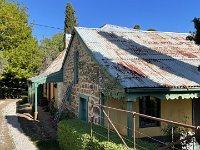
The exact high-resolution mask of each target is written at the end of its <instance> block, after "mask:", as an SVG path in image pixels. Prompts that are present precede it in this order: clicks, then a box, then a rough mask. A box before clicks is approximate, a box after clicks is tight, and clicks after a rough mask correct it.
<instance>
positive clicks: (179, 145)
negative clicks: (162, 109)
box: [91, 104, 198, 150]
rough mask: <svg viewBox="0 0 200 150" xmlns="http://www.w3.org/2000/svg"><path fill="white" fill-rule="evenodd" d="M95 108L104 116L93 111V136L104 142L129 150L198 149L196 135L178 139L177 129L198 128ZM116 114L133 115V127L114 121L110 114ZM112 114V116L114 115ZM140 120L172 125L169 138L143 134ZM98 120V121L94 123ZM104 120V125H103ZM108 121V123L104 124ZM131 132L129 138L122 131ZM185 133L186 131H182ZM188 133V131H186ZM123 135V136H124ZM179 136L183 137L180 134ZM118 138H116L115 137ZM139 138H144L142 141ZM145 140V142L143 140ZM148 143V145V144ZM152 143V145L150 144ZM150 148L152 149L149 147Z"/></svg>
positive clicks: (110, 108)
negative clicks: (130, 149)
mask: <svg viewBox="0 0 200 150" xmlns="http://www.w3.org/2000/svg"><path fill="white" fill-rule="evenodd" d="M94 108H98V109H100V111H99V112H101V113H102V114H103V115H102V114H99V115H96V116H95V113H94V112H93V111H92V116H91V136H94V135H96V136H101V137H102V138H103V139H104V140H106V141H111V142H114V143H118V144H124V145H125V147H127V148H133V149H141V150H143V149H152V148H151V145H154V146H157V148H158V149H174V150H181V149H187V150H195V149H198V148H196V145H195V144H196V140H195V137H194V136H195V133H193V134H192V135H191V134H188V132H185V135H184V136H185V137H184V136H182V137H181V138H180V137H178V138H177V131H176V130H177V129H179V127H180V128H184V129H191V130H193V131H196V130H197V127H196V126H192V125H188V124H183V123H179V122H174V121H171V120H166V119H161V118H156V117H152V116H148V115H144V114H140V113H137V112H132V111H127V110H122V109H116V108H112V107H108V106H104V105H99V104H98V105H93V106H92V110H94ZM111 110H112V111H111ZM115 111H116V112H124V113H127V114H131V115H133V117H132V118H133V119H132V121H133V126H132V127H131V128H130V127H128V126H127V124H124V122H123V123H122V122H120V120H114V119H113V117H112V116H110V113H111V112H112V113H113V114H115V115H117V113H115ZM113 114H112V115H113ZM136 117H137V120H139V117H143V118H148V119H151V120H154V121H159V122H160V123H165V124H166V126H167V125H171V126H169V127H168V130H169V131H168V132H169V135H168V138H164V140H163V139H162V138H156V137H153V136H151V135H148V134H147V133H145V132H142V130H140V129H139V128H136V127H135V126H136V123H135V122H136V119H135V118H136ZM94 120H96V121H94ZM102 120H103V124H102ZM104 121H106V122H104ZM92 124H96V125H97V126H100V127H102V128H105V129H106V130H107V135H105V133H104V134H103V133H101V132H97V131H95V129H93V128H92ZM124 130H126V131H128V130H129V131H131V132H132V133H133V135H132V136H131V137H128V136H126V135H123V134H124V132H122V131H124ZM182 131H184V130H182ZM186 131H188V130H186ZM122 133H123V134H122ZM111 134H115V135H117V137H118V139H117V140H116V138H115V139H113V138H112V136H111ZM178 134H179V136H181V134H180V133H178ZM115 137H116V136H115ZM137 137H142V138H141V139H139V138H137ZM143 139H145V140H143ZM147 141H148V142H147ZM147 143H148V144H147ZM149 143H150V144H149ZM149 146H150V147H149Z"/></svg>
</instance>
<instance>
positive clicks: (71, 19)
mask: <svg viewBox="0 0 200 150" xmlns="http://www.w3.org/2000/svg"><path fill="white" fill-rule="evenodd" d="M76 26H77V18H76V16H75V10H74V8H73V7H72V4H71V3H67V5H66V8H65V25H64V33H65V34H66V33H67V34H71V33H72V31H73V29H74V27H76Z"/></svg>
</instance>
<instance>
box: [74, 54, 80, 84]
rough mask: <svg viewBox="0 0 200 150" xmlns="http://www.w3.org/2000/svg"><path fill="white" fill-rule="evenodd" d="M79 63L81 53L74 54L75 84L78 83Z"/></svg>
mask: <svg viewBox="0 0 200 150" xmlns="http://www.w3.org/2000/svg"><path fill="white" fill-rule="evenodd" d="M78 62H79V52H78V51H75V52H74V83H75V84H77V83H78Z"/></svg>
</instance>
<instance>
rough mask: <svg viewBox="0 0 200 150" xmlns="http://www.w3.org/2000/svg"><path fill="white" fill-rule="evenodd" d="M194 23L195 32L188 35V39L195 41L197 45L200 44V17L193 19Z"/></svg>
mask: <svg viewBox="0 0 200 150" xmlns="http://www.w3.org/2000/svg"><path fill="white" fill-rule="evenodd" d="M192 22H193V23H194V28H195V32H193V33H191V35H189V36H187V38H186V39H187V40H191V41H194V42H195V43H196V44H197V45H200V18H194V19H193V20H192Z"/></svg>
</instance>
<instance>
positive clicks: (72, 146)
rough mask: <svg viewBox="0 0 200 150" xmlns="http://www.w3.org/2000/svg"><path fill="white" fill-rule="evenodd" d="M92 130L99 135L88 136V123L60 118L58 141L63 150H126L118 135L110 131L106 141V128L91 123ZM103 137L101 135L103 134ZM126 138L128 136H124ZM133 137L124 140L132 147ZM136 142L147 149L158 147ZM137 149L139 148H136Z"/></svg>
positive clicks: (140, 141)
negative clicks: (108, 139)
mask: <svg viewBox="0 0 200 150" xmlns="http://www.w3.org/2000/svg"><path fill="white" fill-rule="evenodd" d="M93 130H94V131H95V132H97V133H100V134H101V136H100V135H98V134H95V133H94V136H93V138H92V139H91V137H90V124H89V123H86V122H83V121H81V120H79V119H69V120H62V121H60V122H59V124H58V142H59V146H60V148H61V149H63V150H80V149H81V150H116V149H117V150H127V149H126V147H125V146H124V145H122V142H121V140H120V138H119V137H118V135H117V134H116V133H114V132H110V140H111V141H113V142H108V141H107V139H106V138H105V137H106V136H107V130H106V129H105V128H103V127H100V126H97V125H93ZM102 135H103V136H104V137H103V136H102ZM125 138H126V139H128V137H125ZM132 140H133V139H128V140H126V143H127V144H128V145H129V146H130V147H132V146H133V144H132V143H131V142H130V141H132ZM137 144H138V145H140V146H142V147H146V148H148V149H150V150H151V149H152V150H154V149H158V145H156V144H152V143H148V142H145V141H142V140H137ZM138 149H139V148H138Z"/></svg>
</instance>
